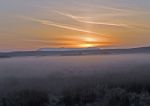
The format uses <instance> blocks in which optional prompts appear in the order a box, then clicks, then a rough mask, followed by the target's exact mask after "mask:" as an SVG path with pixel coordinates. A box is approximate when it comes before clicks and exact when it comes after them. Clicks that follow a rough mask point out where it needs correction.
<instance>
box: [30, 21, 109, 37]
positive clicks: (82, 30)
mask: <svg viewBox="0 0 150 106" xmlns="http://www.w3.org/2000/svg"><path fill="white" fill-rule="evenodd" d="M28 19H30V20H32V21H34V22H38V23H40V24H43V25H48V26H54V27H57V28H63V29H68V30H73V31H78V32H83V33H89V34H96V35H100V36H101V37H108V35H106V34H102V33H98V32H94V31H89V30H85V29H81V28H76V27H72V26H67V25H61V24H58V23H54V22H52V21H48V20H41V19H34V18H28Z"/></svg>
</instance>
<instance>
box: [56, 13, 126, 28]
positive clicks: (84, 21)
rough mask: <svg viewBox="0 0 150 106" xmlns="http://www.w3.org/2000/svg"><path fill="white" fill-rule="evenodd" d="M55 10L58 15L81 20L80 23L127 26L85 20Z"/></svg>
mask: <svg viewBox="0 0 150 106" xmlns="http://www.w3.org/2000/svg"><path fill="white" fill-rule="evenodd" d="M56 12H57V13H58V14H60V15H64V16H66V17H69V18H72V19H74V20H76V21H78V22H82V23H87V24H95V25H106V26H114V27H127V28H128V27H129V26H128V25H126V24H114V23H105V22H94V21H86V20H82V19H81V18H84V17H78V16H74V15H71V14H67V13H63V12H60V11H56ZM85 18H87V17H85ZM88 18H89V17H88ZM91 18H92V17H91Z"/></svg>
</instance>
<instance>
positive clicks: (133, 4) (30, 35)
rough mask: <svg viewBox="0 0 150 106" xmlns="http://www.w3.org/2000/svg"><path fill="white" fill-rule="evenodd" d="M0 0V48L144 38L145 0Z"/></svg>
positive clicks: (139, 42)
mask: <svg viewBox="0 0 150 106" xmlns="http://www.w3.org/2000/svg"><path fill="white" fill-rule="evenodd" d="M1 4H2V6H1V9H0V12H1V14H0V17H1V18H0V22H1V23H0V49H1V50H9V49H15V50H20V49H21V50H24V49H25V50H29V49H37V48H40V47H56V48H60V47H64V48H77V47H94V46H99V47H102V46H107V47H131V46H132V47H137V46H147V45H149V42H150V36H149V35H150V30H149V29H150V27H149V24H150V20H149V19H150V12H149V9H150V6H149V5H150V1H149V0H144V1H143V0H136V1H133V0H127V1H126V2H124V3H122V2H121V0H116V1H112V0H46V1H36V0H31V3H28V2H26V1H25V0H20V1H19V2H18V1H17V0H15V1H8V0H6V1H3V2H2V3H1ZM29 4H30V5H29ZM67 4H69V5H67Z"/></svg>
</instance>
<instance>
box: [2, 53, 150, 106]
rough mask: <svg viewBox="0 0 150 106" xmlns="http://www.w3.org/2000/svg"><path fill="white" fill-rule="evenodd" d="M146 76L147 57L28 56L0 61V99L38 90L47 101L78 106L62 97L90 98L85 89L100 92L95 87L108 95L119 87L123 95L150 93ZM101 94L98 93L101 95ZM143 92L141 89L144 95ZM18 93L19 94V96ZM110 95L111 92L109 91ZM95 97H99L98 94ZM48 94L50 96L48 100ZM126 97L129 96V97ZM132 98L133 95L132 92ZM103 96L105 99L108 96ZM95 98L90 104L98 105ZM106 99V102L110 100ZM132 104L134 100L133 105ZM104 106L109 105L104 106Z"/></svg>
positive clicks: (149, 71) (149, 70)
mask: <svg viewBox="0 0 150 106" xmlns="http://www.w3.org/2000/svg"><path fill="white" fill-rule="evenodd" d="M149 76H150V54H116V55H115V54H114V55H111V54H109V55H108V54H107V55H82V56H79V55H78V56H37V57H36V56H35V57H34V56H30V57H14V58H1V59H0V97H4V98H7V97H9V96H7V95H10V94H11V95H13V96H12V97H13V98H14V97H18V96H16V95H17V94H12V93H15V92H20V93H21V92H25V91H24V90H31V91H32V90H33V91H36V90H38V91H40V92H41V91H44V92H47V93H45V94H48V95H49V98H53V97H54V96H56V97H58V98H57V99H58V101H59V102H60V101H61V102H63V104H66V103H69V104H68V105H65V106H74V104H78V105H77V106H81V104H80V103H78V102H74V101H76V100H75V99H71V101H72V102H71V103H72V104H70V102H68V100H70V99H67V101H64V99H65V97H68V96H70V97H69V98H72V97H73V96H71V95H73V94H79V95H82V96H85V95H86V96H85V98H87V97H89V96H87V95H88V94H87V90H89V89H91V88H92V90H91V91H90V92H92V94H93V92H95V91H96V92H99V89H97V86H100V89H102V91H103V90H104V91H105V90H106V92H107V93H108V94H109V92H108V91H109V90H112V89H115V90H117V89H118V87H123V88H119V89H123V90H124V89H127V91H126V90H125V91H126V93H125V95H127V94H129V95H130V93H129V91H130V90H133V92H137V91H140V92H143V89H145V88H146V89H148V90H150V89H149V86H150V77H149ZM103 86H104V87H103ZM105 86H114V88H105ZM80 88H81V89H82V90H81V92H80V91H78V89H80ZM70 90H71V91H70ZM128 90H129V91H128ZM65 91H67V93H66V94H63V92H65ZM82 91H84V92H86V93H84V92H82ZM102 91H100V93H101V92H102ZM146 91H147V90H146ZM146 91H145V90H144V92H146ZM69 92H71V93H69ZM118 92H120V90H119V91H118V90H117V94H118ZM20 93H19V94H18V95H20ZM32 93H33V92H31V97H32V95H34V94H35V95H36V93H37V97H39V94H38V92H36V93H35V92H34V94H32ZM68 93H69V94H68ZM72 93H73V94H72ZM107 93H106V94H107ZM110 93H113V92H112V91H110ZM27 94H28V93H27ZM95 94H96V95H97V94H98V95H99V93H95ZM119 94H120V93H119ZM144 94H145V93H144ZM14 95H15V96H14ZM25 95H26V93H25ZM40 95H41V94H40ZM50 95H53V96H52V97H51V96H50ZM61 95H62V96H61ZM67 95H68V96H67ZM110 95H112V94H110ZM121 95H123V97H124V96H125V95H124V94H121ZM129 95H128V97H130V96H129ZM131 95H132V96H134V93H133V94H131ZM137 95H138V97H141V94H137ZM142 95H143V93H142ZM82 96H80V97H81V98H80V99H81V101H80V102H83V100H82ZM101 96H102V95H101ZM105 96H106V97H107V95H105ZM105 96H104V98H105ZM132 96H131V97H132ZM19 97H22V96H19ZM61 97H63V100H62V99H60V98H61ZM77 97H79V96H77ZM90 97H91V95H90ZM98 97H99V96H98ZM148 97H149V96H148ZM23 98H25V99H27V98H28V97H27V98H26V97H24V96H23ZM92 98H93V96H92ZM96 98H97V96H96V97H95V99H94V101H92V102H90V103H97V102H95V101H96V100H97V99H96ZM32 99H34V97H32ZM55 99H56V98H55ZM55 99H54V100H55ZM130 99H131V98H130ZM130 99H129V100H130ZM6 100H7V101H8V102H10V101H9V100H12V101H13V102H14V101H15V100H16V99H15V100H13V99H6ZM52 100H53V99H52ZM90 100H91V99H90ZM92 100H93V99H92ZM107 100H108V101H109V99H107ZM123 100H124V99H123ZM131 100H132V99H131ZM146 100H147V98H146ZM108 101H107V102H108ZM135 101H136V99H135ZM135 101H133V103H134V102H135ZM59 102H57V101H55V102H54V104H55V105H48V106H64V105H61V104H59V105H58V104H57V103H59ZM103 102H104V101H100V103H103ZM121 102H122V101H120V102H119V103H121ZM130 102H131V101H130ZM2 103H3V102H2ZM14 103H17V102H14ZM23 103H24V101H23ZM25 103H26V102H25ZM85 103H87V102H85ZM108 103H109V102H108ZM115 103H118V102H115ZM131 103H132V102H131ZM144 103H145V102H144ZM8 104H9V103H8ZM98 104H99V103H98ZM15 105H16V104H15ZM15 105H8V106H15ZM18 106H20V105H18ZM41 106H43V105H41ZM84 106H86V105H84ZM91 106H98V105H91ZM103 106H109V105H106V104H105V105H103ZM112 106H114V105H112ZM118 106H121V105H118ZM129 106H130V105H129ZM140 106H142V105H140Z"/></svg>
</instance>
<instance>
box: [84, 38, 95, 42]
mask: <svg viewBox="0 0 150 106" xmlns="http://www.w3.org/2000/svg"><path fill="white" fill-rule="evenodd" d="M84 40H85V41H86V42H95V41H96V39H95V38H91V37H85V38H84Z"/></svg>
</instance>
